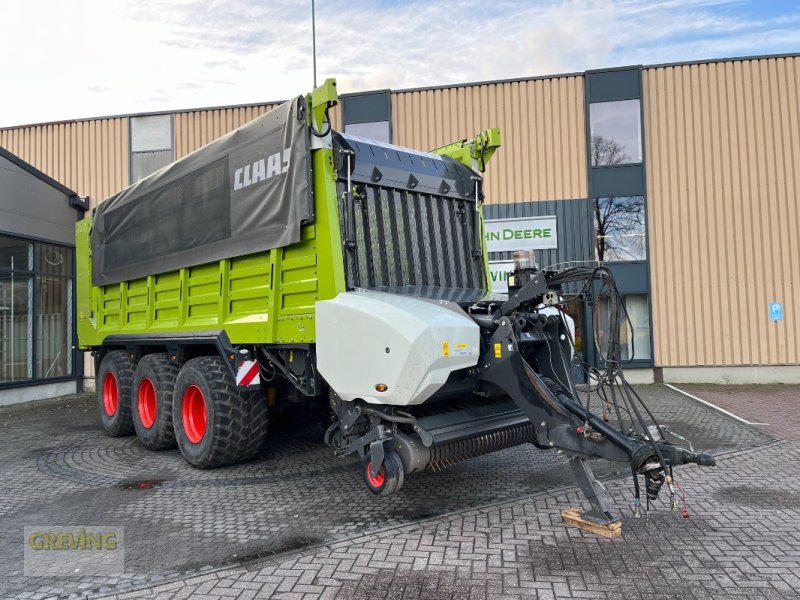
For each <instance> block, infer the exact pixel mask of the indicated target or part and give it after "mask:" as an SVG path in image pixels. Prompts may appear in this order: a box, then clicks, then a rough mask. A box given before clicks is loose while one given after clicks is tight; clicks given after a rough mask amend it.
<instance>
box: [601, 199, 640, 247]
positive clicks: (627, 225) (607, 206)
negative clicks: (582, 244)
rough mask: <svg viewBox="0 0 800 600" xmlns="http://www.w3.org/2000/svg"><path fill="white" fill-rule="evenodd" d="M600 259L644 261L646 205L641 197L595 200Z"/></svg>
mask: <svg viewBox="0 0 800 600" xmlns="http://www.w3.org/2000/svg"><path fill="white" fill-rule="evenodd" d="M592 209H593V211H594V224H595V245H596V248H597V260H599V261H601V262H603V261H606V260H642V259H643V258H644V202H643V201H642V198H641V197H640V196H633V197H623V198H595V199H594V200H593V203H592Z"/></svg>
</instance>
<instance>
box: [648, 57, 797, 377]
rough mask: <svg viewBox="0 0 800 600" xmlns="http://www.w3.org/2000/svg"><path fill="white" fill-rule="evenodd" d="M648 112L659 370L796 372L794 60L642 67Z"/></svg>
mask: <svg viewBox="0 0 800 600" xmlns="http://www.w3.org/2000/svg"><path fill="white" fill-rule="evenodd" d="M644 102H645V105H644V114H645V122H646V132H647V135H646V150H647V165H648V168H647V179H648V202H649V211H650V216H649V223H650V230H649V236H650V248H651V269H652V271H651V272H652V294H653V320H654V336H655V357H656V364H657V365H658V366H694V365H767V364H771V365H777V364H797V363H798V362H800V352H799V351H798V343H799V342H798V340H800V319H798V313H800V246H799V245H798V235H797V232H798V230H800V206H799V201H798V198H800V181H798V178H799V177H800V175H798V173H800V59H798V58H796V57H795V58H770V59H761V60H743V61H728V62H719V63H712V64H699V65H684V66H674V67H658V68H651V69H646V70H645V71H644ZM772 301H777V302H783V305H784V306H783V313H784V317H783V318H784V320H783V321H782V322H777V323H776V322H770V321H769V318H768V303H769V302H772Z"/></svg>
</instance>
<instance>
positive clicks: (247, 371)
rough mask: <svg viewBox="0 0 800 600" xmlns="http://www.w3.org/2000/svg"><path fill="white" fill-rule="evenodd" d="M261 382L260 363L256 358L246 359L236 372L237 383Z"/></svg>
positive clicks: (254, 383) (253, 383) (256, 383)
mask: <svg viewBox="0 0 800 600" xmlns="http://www.w3.org/2000/svg"><path fill="white" fill-rule="evenodd" d="M260 383H261V377H260V374H259V372H258V363H257V362H256V361H254V360H246V361H244V362H243V363H242V364H241V366H240V367H239V370H238V371H237V372H236V385H259V384H260Z"/></svg>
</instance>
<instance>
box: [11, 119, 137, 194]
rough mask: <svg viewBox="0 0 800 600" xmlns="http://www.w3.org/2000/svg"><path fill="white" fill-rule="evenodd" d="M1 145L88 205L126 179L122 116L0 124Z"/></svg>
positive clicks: (125, 129)
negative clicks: (11, 125)
mask: <svg viewBox="0 0 800 600" xmlns="http://www.w3.org/2000/svg"><path fill="white" fill-rule="evenodd" d="M0 146H3V147H4V148H6V149H7V150H8V151H9V152H12V153H14V154H16V155H17V156H19V157H20V158H21V159H23V160H25V161H27V162H29V163H30V164H32V165H33V166H34V167H36V168H37V169H39V170H40V171H42V172H44V173H46V174H47V175H49V176H50V177H52V178H53V179H55V180H56V181H58V182H60V183H63V184H64V185H65V186H67V187H68V188H70V189H71V190H73V191H75V192H77V193H78V195H80V196H87V195H88V196H90V197H91V201H92V205H93V206H94V205H96V204H97V203H98V202H100V201H102V200H105V199H106V198H108V197H109V196H111V195H112V194H114V193H115V192H117V191H119V190H121V189H122V188H124V187H125V186H127V185H128V119H127V118H125V117H121V118H111V119H92V120H87V121H69V122H64V123H50V124H45V125H31V126H28V127H17V128H12V129H0Z"/></svg>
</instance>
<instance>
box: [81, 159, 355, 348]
mask: <svg viewBox="0 0 800 600" xmlns="http://www.w3.org/2000/svg"><path fill="white" fill-rule="evenodd" d="M312 160H313V166H314V167H313V168H314V198H315V212H316V216H315V220H314V222H313V223H311V224H308V225H305V226H303V228H302V230H301V238H300V241H299V242H297V243H296V244H292V245H290V246H287V247H285V248H277V249H274V250H270V251H267V252H258V253H254V254H248V255H245V256H238V257H235V258H229V259H225V260H221V261H219V262H214V263H208V264H204V265H198V266H194V267H187V268H184V269H180V270H178V271H170V272H167V273H159V274H156V275H150V276H148V277H145V278H141V279H135V280H131V281H123V282H121V283H118V284H114V285H108V286H101V287H96V286H92V284H91V272H92V266H91V255H90V253H91V250H90V232H91V219H90V218H86V219H84V220H83V221H81V222H80V223H78V225H77V227H76V238H77V243H76V253H77V304H78V306H77V308H78V340H79V345H80V347H81V348H83V349H87V348H91V347H96V346H99V345H101V344H102V342H103V340H104V339H105V338H106V337H107V336H109V335H115V334H149V333H159V334H163V333H170V332H174V333H183V332H191V331H203V330H209V329H223V330H225V331H226V332H227V334H228V337H229V338H230V340H231V342H233V343H234V344H275V343H277V344H280V343H313V342H314V341H315V327H314V312H315V303H316V302H317V301H318V300H325V299H330V298H333V297H335V296H336V295H337V294H338V293H339V292H342V291H344V290H345V282H344V266H343V257H342V242H341V235H340V233H339V213H338V205H337V202H336V186H335V177H334V171H333V153H332V151H330V150H325V149H323V150H315V151H314V152H313V156H312Z"/></svg>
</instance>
